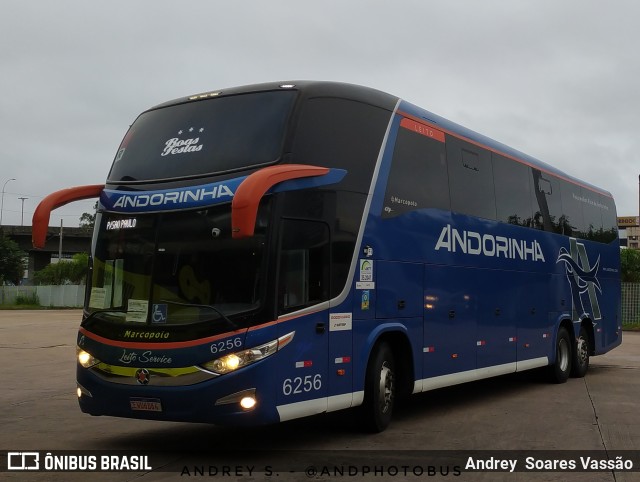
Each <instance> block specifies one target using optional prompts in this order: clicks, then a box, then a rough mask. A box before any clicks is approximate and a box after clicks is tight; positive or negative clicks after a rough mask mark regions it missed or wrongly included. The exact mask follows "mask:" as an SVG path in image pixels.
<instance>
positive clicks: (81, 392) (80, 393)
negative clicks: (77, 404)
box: [76, 383, 93, 398]
mask: <svg viewBox="0 0 640 482" xmlns="http://www.w3.org/2000/svg"><path fill="white" fill-rule="evenodd" d="M76 395H78V398H82V396H85V397H90V398H93V395H91V392H90V391H89V390H87V389H86V388H84V387H83V386H82V385H80V384H79V383H78V387H77V388H76Z"/></svg>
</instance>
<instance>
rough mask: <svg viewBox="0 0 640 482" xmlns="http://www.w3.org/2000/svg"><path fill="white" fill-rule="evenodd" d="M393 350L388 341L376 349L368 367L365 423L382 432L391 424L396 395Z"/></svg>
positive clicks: (367, 427)
mask: <svg viewBox="0 0 640 482" xmlns="http://www.w3.org/2000/svg"><path fill="white" fill-rule="evenodd" d="M394 370H395V363H394V359H393V352H392V351H391V348H390V347H389V345H388V344H387V343H386V342H382V343H380V344H379V345H378V346H377V348H376V349H375V351H374V353H373V355H372V358H371V359H370V361H369V366H368V367H367V376H366V379H365V394H364V403H363V406H362V416H363V423H364V426H365V428H366V429H367V430H369V431H372V432H382V431H383V430H384V429H386V428H387V427H388V426H389V423H390V422H391V416H392V413H393V404H394V402H395V397H396V380H395V372H394Z"/></svg>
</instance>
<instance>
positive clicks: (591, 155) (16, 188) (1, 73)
mask: <svg viewBox="0 0 640 482" xmlns="http://www.w3.org/2000/svg"><path fill="white" fill-rule="evenodd" d="M0 12H2V13H1V17H0V123H1V129H0V189H2V186H3V185H4V184H5V182H6V181H7V180H9V179H11V178H15V180H13V181H9V182H8V183H6V188H5V195H4V209H3V214H2V216H3V217H2V223H3V224H4V225H9V224H17V225H19V224H20V223H21V211H22V209H21V208H22V201H21V200H20V199H19V198H21V197H25V198H27V199H26V200H25V201H24V224H25V225H28V224H31V217H32V215H33V211H34V209H35V207H36V205H37V203H38V202H39V201H40V200H41V199H42V198H43V197H44V196H45V195H47V194H49V193H51V192H53V191H56V190H58V189H62V188H66V187H71V186H78V185H84V184H97V183H103V182H104V180H105V178H106V175H107V172H108V170H109V167H110V165H111V162H112V160H113V157H114V154H115V152H116V149H117V147H118V145H119V143H120V141H121V139H122V137H123V135H124V133H125V132H126V129H127V128H128V126H129V124H130V123H131V122H132V121H133V120H134V119H135V118H136V116H137V115H138V114H139V113H140V112H141V111H143V110H145V109H147V108H149V107H151V106H154V105H156V104H159V103H161V102H164V101H166V100H170V99H174V98H177V97H182V96H186V95H189V94H193V93H198V92H203V91H210V90H214V89H219V88H224V87H230V86H235V85H243V84H251V83H257V82H264V81H277V80H291V79H315V80H336V81H344V82H350V83H356V84H362V85H367V86H370V87H374V88H377V89H380V90H383V91H386V92H389V93H391V94H394V95H398V96H400V97H402V98H404V99H406V100H408V101H410V102H412V103H414V104H417V105H419V106H421V107H424V108H426V109H427V110H430V111H432V112H435V113H437V114H439V115H441V116H444V117H447V118H448V119H450V120H452V121H454V122H457V123H459V124H462V125H464V126H466V127H468V128H471V129H473V130H475V131H478V132H480V133H482V134H485V135H488V136H489V137H492V138H494V139H496V140H498V141H501V142H503V143H505V144H508V145H510V146H512V147H514V148H516V149H519V150H521V151H523V152H526V153H527V154H530V155H532V156H534V157H537V158H538V159H541V160H543V161H545V162H547V163H549V164H552V165H554V166H555V167H557V168H559V169H561V170H563V171H565V172H567V173H569V174H572V175H574V176H576V177H579V178H582V179H584V180H585V181H587V182H590V183H592V184H595V185H597V186H600V187H602V188H604V189H606V190H608V191H610V192H611V193H612V194H613V195H614V197H615V199H616V201H617V205H618V215H637V214H638V174H640V162H639V160H640V159H639V157H638V154H637V153H638V152H640V146H639V145H638V144H639V138H640V137H639V136H638V132H639V131H640V116H639V115H638V108H639V107H640V88H639V84H640V82H639V79H640V60H639V59H640V53H639V52H640V49H639V48H640V27H639V26H638V20H639V19H640V2H637V1H636V0H614V1H613V2H610V3H606V4H605V3H603V2H602V1H591V0H562V1H559V0H439V1H432V0H411V1H408V0H394V1H390V0H384V1H382V0H318V1H315V2H312V1H308V0H296V1H290V0H270V1H259V0H254V1H250V0H245V1H213V0H210V1H163V0H127V1H124V0H110V1H108V2H88V1H86V0H68V1H64V0H56V1H48V0H42V1H31V0H15V1H12V0H0ZM92 206H93V201H85V202H82V203H76V204H71V205H68V206H66V207H64V208H62V209H60V210H58V211H54V213H53V215H52V217H51V223H50V224H51V225H53V226H59V224H60V219H61V217H62V219H63V221H64V225H65V226H77V225H78V220H79V218H80V216H81V214H82V213H83V212H86V211H91V208H92Z"/></svg>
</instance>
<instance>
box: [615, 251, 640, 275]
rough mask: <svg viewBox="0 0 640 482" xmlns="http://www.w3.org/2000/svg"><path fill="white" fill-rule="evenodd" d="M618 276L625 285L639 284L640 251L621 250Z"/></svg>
mask: <svg viewBox="0 0 640 482" xmlns="http://www.w3.org/2000/svg"><path fill="white" fill-rule="evenodd" d="M620 271H621V273H620V276H621V278H622V281H623V282H625V283H640V251H637V250H635V249H623V250H621V251H620Z"/></svg>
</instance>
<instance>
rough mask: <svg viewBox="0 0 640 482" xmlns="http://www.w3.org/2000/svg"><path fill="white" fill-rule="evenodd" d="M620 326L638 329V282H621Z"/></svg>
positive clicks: (639, 297)
mask: <svg viewBox="0 0 640 482" xmlns="http://www.w3.org/2000/svg"><path fill="white" fill-rule="evenodd" d="M622 327H623V328H635V329H640V283H622Z"/></svg>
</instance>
